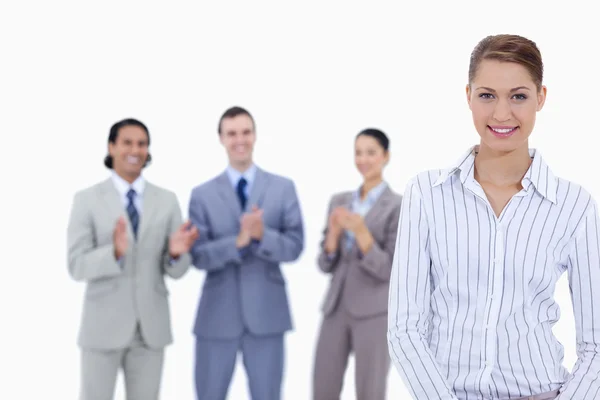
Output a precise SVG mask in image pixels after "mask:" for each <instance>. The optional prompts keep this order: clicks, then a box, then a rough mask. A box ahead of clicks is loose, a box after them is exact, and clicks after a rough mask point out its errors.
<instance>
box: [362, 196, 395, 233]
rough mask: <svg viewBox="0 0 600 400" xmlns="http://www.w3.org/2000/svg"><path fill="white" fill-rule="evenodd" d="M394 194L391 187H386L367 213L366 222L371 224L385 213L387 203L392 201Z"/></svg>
mask: <svg viewBox="0 0 600 400" xmlns="http://www.w3.org/2000/svg"><path fill="white" fill-rule="evenodd" d="M391 194H392V190H391V189H390V188H389V187H386V188H385V189H384V190H383V192H381V195H380V196H379V198H378V199H377V200H376V201H375V203H374V204H373V206H372V207H371V208H370V209H369V211H368V212H367V214H366V215H365V224H367V226H369V224H371V223H373V222H374V221H377V219H378V218H379V216H380V215H381V214H382V213H383V211H384V210H385V208H386V205H387V204H388V203H389V201H390V195H391Z"/></svg>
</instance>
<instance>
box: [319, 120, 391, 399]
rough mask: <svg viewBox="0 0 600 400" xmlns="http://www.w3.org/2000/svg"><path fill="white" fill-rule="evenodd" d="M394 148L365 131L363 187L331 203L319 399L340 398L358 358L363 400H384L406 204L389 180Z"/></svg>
mask: <svg viewBox="0 0 600 400" xmlns="http://www.w3.org/2000/svg"><path fill="white" fill-rule="evenodd" d="M389 145H390V141H389V139H388V137H387V136H386V135H385V134H384V133H383V132H381V131H380V130H377V129H365V130H364V131H362V132H360V133H359V134H358V135H357V136H356V139H355V162H356V167H357V168H358V171H359V172H360V173H361V175H362V176H363V183H362V185H361V186H360V187H359V188H358V190H354V191H349V192H343V193H339V194H336V195H334V196H333V198H332V199H331V201H330V204H329V210H328V215H327V224H326V227H325V230H324V232H323V239H322V241H321V252H320V254H319V258H318V265H319V268H320V269H321V270H322V271H323V272H325V273H328V274H331V275H332V279H331V284H330V287H329V290H328V293H327V296H326V299H325V303H324V305H323V313H324V319H323V322H322V325H321V330H320V334H319V339H318V343H317V349H316V359H315V366H314V376H313V398H314V400H332V399H338V398H339V397H340V394H341V391H342V386H343V379H344V373H345V370H346V366H347V364H348V358H349V356H350V354H351V353H354V358H355V370H356V374H355V381H356V399H357V400H383V399H385V392H386V382H387V374H388V371H389V366H390V358H389V353H388V346H387V340H386V332H387V306H388V288H389V279H390V271H391V267H392V258H393V255H394V247H395V243H396V231H397V227H398V216H399V214H400V202H401V196H400V195H398V194H396V193H394V192H393V191H392V190H391V189H390V187H389V186H388V185H387V183H386V182H385V181H384V180H383V169H384V167H385V165H386V164H387V163H388V161H389V158H390V154H389Z"/></svg>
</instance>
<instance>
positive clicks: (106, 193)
mask: <svg viewBox="0 0 600 400" xmlns="http://www.w3.org/2000/svg"><path fill="white" fill-rule="evenodd" d="M102 200H103V201H104V203H105V204H106V211H107V214H108V217H109V218H111V219H114V223H116V222H117V219H118V218H119V217H120V216H124V217H125V222H127V236H128V237H129V238H130V239H133V230H132V229H131V222H129V218H128V216H127V212H126V211H125V207H124V206H123V200H122V199H121V197H120V195H119V191H118V190H117V188H116V187H115V185H114V184H113V182H112V179H107V180H106V181H105V182H104V183H103V184H102Z"/></svg>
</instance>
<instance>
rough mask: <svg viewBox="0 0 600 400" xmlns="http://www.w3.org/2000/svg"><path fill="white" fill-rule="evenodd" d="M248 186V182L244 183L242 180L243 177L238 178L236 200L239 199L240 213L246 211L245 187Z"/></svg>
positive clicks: (244, 180)
mask: <svg viewBox="0 0 600 400" xmlns="http://www.w3.org/2000/svg"><path fill="white" fill-rule="evenodd" d="M247 184H248V181H246V179H244V177H242V178H240V180H239V181H238V184H237V190H236V192H237V195H238V199H240V205H241V206H242V211H244V210H245V209H246V201H247V200H248V199H247V198H246V185H247Z"/></svg>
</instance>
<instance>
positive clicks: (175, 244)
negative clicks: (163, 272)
mask: <svg viewBox="0 0 600 400" xmlns="http://www.w3.org/2000/svg"><path fill="white" fill-rule="evenodd" d="M198 236H199V232H198V228H196V227H195V226H193V225H192V222H191V221H187V222H185V223H183V224H182V225H181V226H180V227H179V229H177V230H176V231H175V232H173V233H172V234H171V237H170V238H169V255H170V256H171V258H174V259H177V258H179V257H180V256H181V255H182V254H185V253H187V252H188V251H190V248H191V247H192V245H193V244H194V242H195V241H196V239H198Z"/></svg>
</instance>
